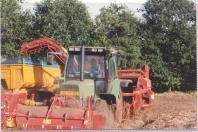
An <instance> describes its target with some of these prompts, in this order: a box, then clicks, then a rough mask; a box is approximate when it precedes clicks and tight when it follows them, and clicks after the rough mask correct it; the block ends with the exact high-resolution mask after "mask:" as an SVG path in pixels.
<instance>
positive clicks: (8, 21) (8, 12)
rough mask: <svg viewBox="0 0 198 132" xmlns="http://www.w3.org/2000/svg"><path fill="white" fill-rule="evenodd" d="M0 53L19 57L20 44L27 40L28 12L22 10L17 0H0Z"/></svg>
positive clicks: (29, 19) (29, 24) (28, 29)
mask: <svg viewBox="0 0 198 132" xmlns="http://www.w3.org/2000/svg"><path fill="white" fill-rule="evenodd" d="M1 11H2V13H1V48H2V49H1V54H2V56H3V57H19V56H22V55H21V54H20V51H19V49H20V44H21V43H23V42H25V41H27V40H29V39H30V38H28V36H29V33H30V31H31V24H32V23H31V16H30V12H28V11H22V10H21V7H20V6H19V5H18V3H17V0H11V1H10V0H1Z"/></svg>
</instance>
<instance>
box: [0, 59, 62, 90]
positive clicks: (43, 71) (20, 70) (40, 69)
mask: <svg viewBox="0 0 198 132" xmlns="http://www.w3.org/2000/svg"><path fill="white" fill-rule="evenodd" d="M57 77H61V69H60V66H59V65H58V64H57V63H55V64H53V65H47V63H46V62H45V61H39V60H31V59H26V58H11V59H1V86H2V87H3V88H4V90H6V91H11V92H26V93H27V94H29V93H30V92H31V91H33V90H40V91H46V90H47V91H51V92H54V90H55V89H57V88H58V87H59V86H58V81H57V79H56V78H57Z"/></svg>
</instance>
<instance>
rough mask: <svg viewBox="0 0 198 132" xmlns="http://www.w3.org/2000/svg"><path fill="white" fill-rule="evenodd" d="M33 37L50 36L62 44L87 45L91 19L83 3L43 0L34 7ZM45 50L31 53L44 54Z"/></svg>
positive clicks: (68, 0) (37, 56) (73, 0)
mask: <svg viewBox="0 0 198 132" xmlns="http://www.w3.org/2000/svg"><path fill="white" fill-rule="evenodd" d="M34 11H35V14H34V31H33V39H37V38H41V37H44V36H47V37H50V38H52V39H54V40H55V41H57V42H59V43H61V44H63V46H64V47H68V46H70V45H82V44H86V45H88V42H89V40H88V38H89V32H90V30H91V27H92V21H91V19H90V15H89V13H88V11H87V8H86V6H85V4H83V3H81V2H79V1H77V0H55V1H54V0H44V1H43V2H40V3H37V4H36V6H35V8H34ZM45 52H47V51H46V50H45V51H44V52H40V54H36V55H32V57H34V58H39V57H40V56H44V57H45V56H46V53H45Z"/></svg>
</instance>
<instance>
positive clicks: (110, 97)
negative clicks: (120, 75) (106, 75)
mask: <svg viewBox="0 0 198 132" xmlns="http://www.w3.org/2000/svg"><path fill="white" fill-rule="evenodd" d="M120 91H121V88H120V79H115V80H114V83H113V86H112V88H111V91H110V93H102V94H99V97H100V98H101V99H104V100H106V101H107V103H108V104H112V103H113V104H116V102H117V101H118V100H119V98H118V97H119V95H120Z"/></svg>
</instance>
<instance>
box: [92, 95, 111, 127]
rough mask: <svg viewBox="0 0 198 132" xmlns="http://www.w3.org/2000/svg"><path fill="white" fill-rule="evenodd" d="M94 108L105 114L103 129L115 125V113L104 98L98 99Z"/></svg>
mask: <svg viewBox="0 0 198 132" xmlns="http://www.w3.org/2000/svg"><path fill="white" fill-rule="evenodd" d="M94 110H96V111H97V112H99V113H101V114H102V115H103V122H102V124H103V129H111V128H113V126H114V114H113V112H112V110H111V109H109V107H108V105H107V102H106V101H105V100H103V99H98V100H96V102H95V104H94Z"/></svg>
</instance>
